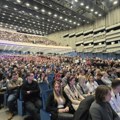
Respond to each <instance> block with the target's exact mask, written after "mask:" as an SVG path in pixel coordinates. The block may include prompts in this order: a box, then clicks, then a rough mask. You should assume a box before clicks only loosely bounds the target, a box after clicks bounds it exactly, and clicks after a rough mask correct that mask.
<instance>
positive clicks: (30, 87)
mask: <svg viewBox="0 0 120 120" xmlns="http://www.w3.org/2000/svg"><path fill="white" fill-rule="evenodd" d="M21 91H22V95H23V100H24V101H35V100H36V99H38V98H40V89H39V85H38V83H37V82H36V81H32V83H31V84H29V83H28V82H27V81H26V82H24V83H23V85H22V87H21ZM27 91H30V94H27Z"/></svg>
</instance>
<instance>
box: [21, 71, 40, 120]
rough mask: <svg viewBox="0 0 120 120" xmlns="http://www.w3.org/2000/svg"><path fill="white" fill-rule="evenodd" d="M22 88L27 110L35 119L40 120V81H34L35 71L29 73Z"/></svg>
mask: <svg viewBox="0 0 120 120" xmlns="http://www.w3.org/2000/svg"><path fill="white" fill-rule="evenodd" d="M21 90H22V93H23V100H24V102H25V108H26V110H27V111H28V112H29V113H30V115H31V116H34V118H35V120H39V118H40V116H39V112H40V108H41V100H40V89H39V85H38V83H37V82H36V81H34V73H33V72H30V73H29V74H28V75H27V80H26V82H24V83H23V85H22V87H21Z"/></svg>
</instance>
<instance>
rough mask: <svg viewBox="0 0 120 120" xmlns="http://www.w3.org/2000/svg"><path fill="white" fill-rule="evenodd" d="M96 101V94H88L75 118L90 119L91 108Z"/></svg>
mask: <svg viewBox="0 0 120 120" xmlns="http://www.w3.org/2000/svg"><path fill="white" fill-rule="evenodd" d="M93 101H94V96H92V95H91V96H87V97H86V98H85V99H84V100H83V101H81V103H80V105H79V107H78V109H77V111H76V112H75V114H74V119H73V120H88V117H89V108H90V106H91V104H92V102H93Z"/></svg>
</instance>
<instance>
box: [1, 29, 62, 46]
mask: <svg viewBox="0 0 120 120" xmlns="http://www.w3.org/2000/svg"><path fill="white" fill-rule="evenodd" d="M0 40H9V41H14V42H26V43H33V44H42V45H60V44H57V43H56V42H54V41H52V40H49V39H48V38H46V37H42V36H37V35H36V36H32V35H26V34H22V33H14V32H9V31H3V30H2V31H1V30H0Z"/></svg>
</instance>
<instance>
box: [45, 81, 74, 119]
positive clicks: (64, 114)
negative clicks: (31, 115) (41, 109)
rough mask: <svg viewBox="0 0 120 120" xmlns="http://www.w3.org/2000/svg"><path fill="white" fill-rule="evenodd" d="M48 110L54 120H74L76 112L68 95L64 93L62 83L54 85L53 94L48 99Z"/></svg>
mask: <svg viewBox="0 0 120 120" xmlns="http://www.w3.org/2000/svg"><path fill="white" fill-rule="evenodd" d="M46 110H47V111H48V112H50V113H51V114H52V120H62V119H63V120H72V117H73V115H72V114H70V113H72V112H73V111H74V110H73V108H72V106H71V102H70V101H69V100H68V98H67V96H66V94H65V93H64V92H63V91H62V85H61V83H60V81H55V82H54V84H53V93H52V94H51V95H50V96H49V97H48V101H47V105H46Z"/></svg>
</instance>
